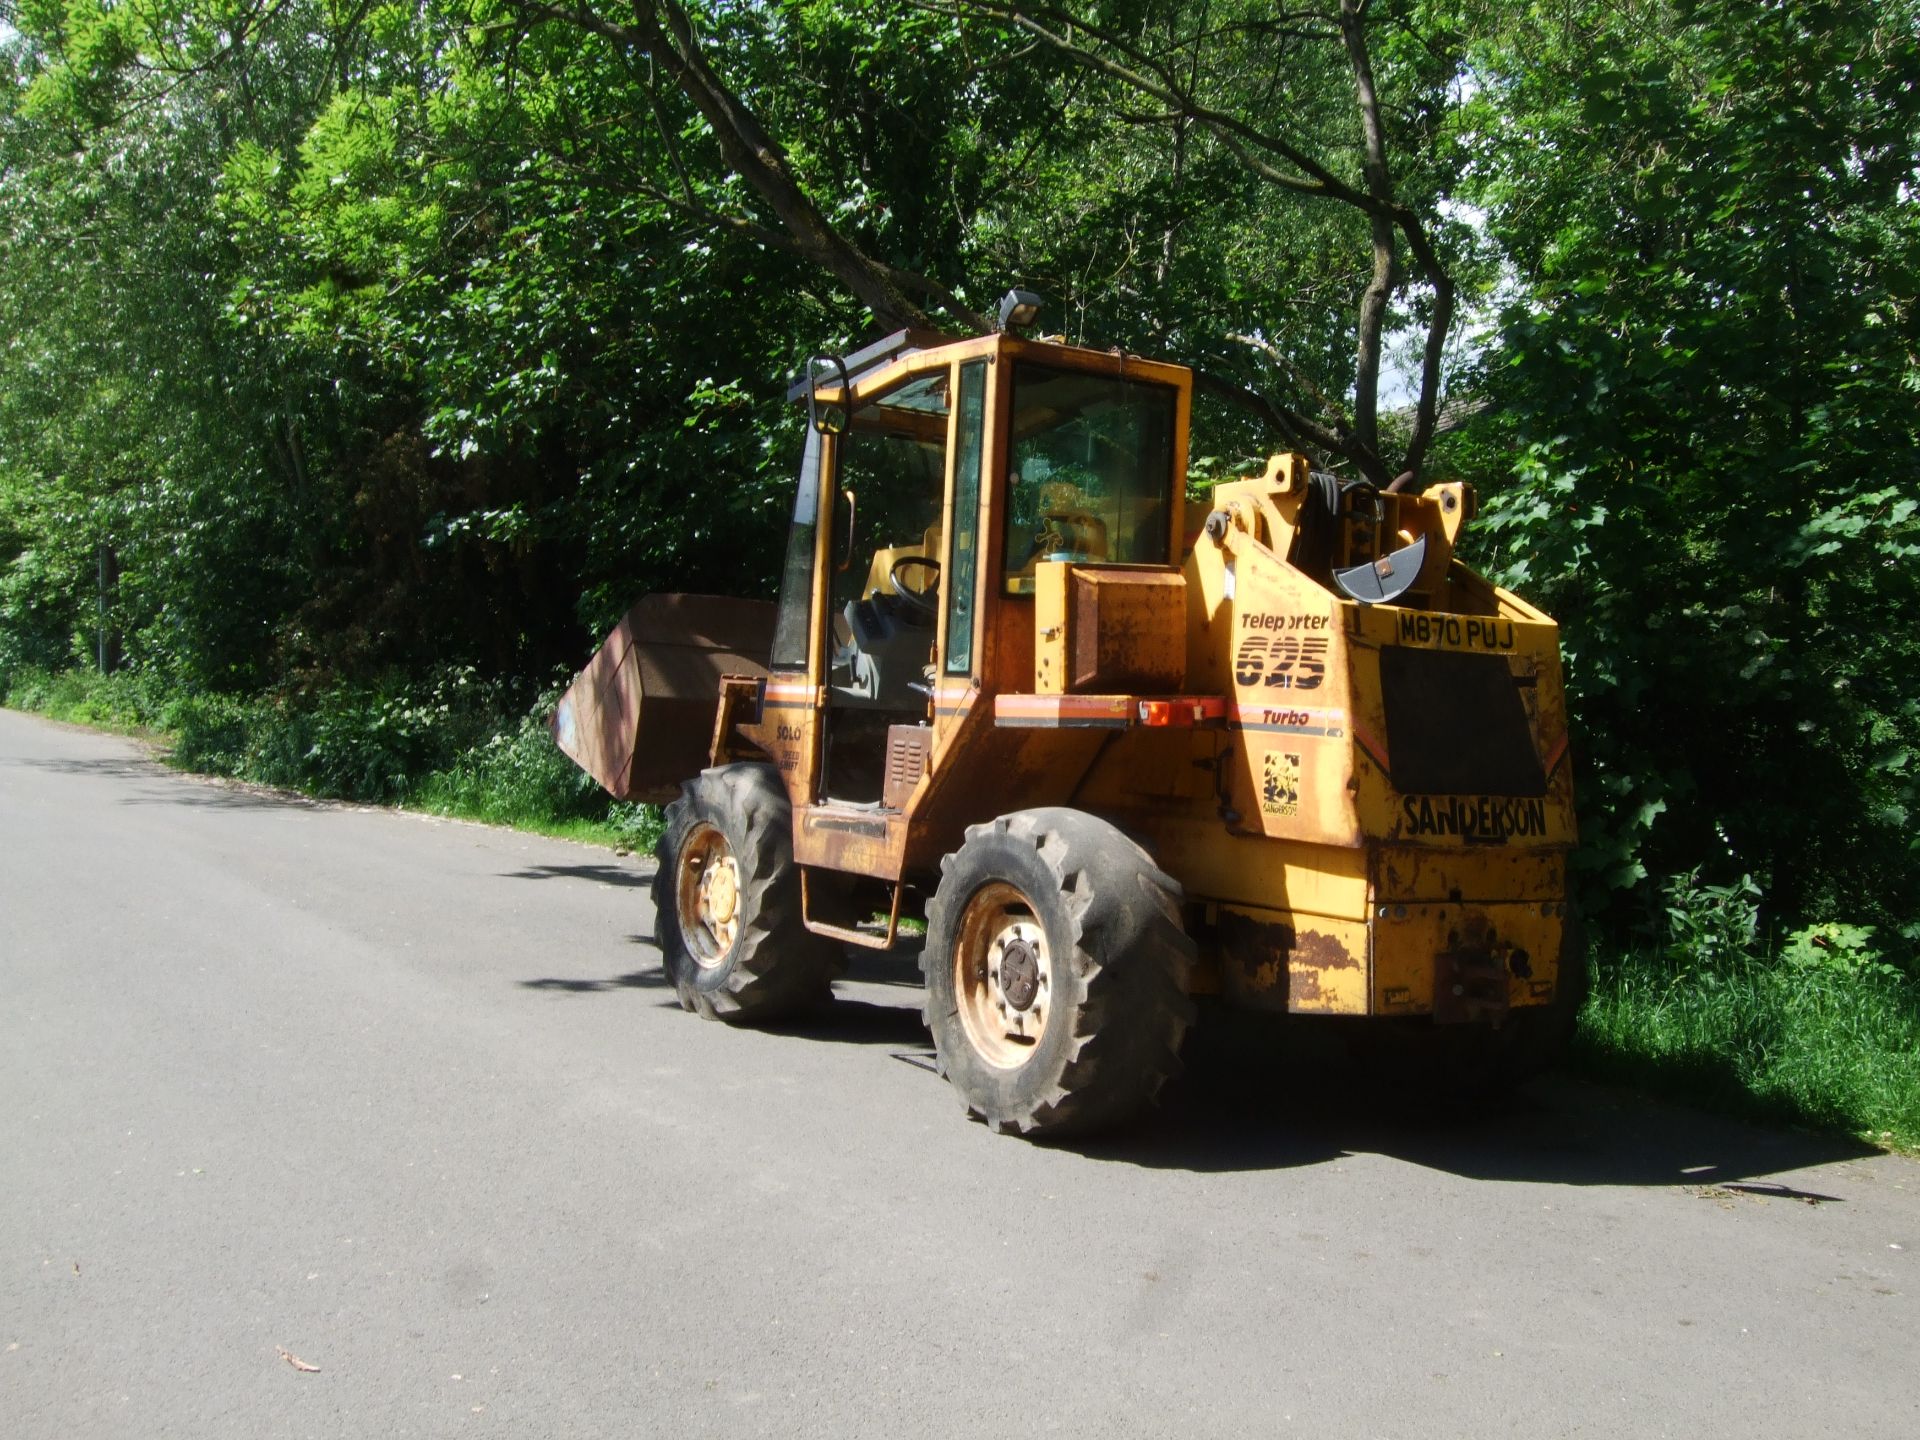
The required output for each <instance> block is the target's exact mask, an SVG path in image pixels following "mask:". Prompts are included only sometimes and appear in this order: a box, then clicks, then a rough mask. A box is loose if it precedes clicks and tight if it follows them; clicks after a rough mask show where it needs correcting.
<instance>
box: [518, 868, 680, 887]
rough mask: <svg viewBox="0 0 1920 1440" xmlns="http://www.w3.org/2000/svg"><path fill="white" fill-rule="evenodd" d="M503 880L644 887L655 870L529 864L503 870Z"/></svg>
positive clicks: (649, 883) (650, 882)
mask: <svg viewBox="0 0 1920 1440" xmlns="http://www.w3.org/2000/svg"><path fill="white" fill-rule="evenodd" d="M500 878H501V879H502V880H591V881H593V882H594V883H595V884H597V885H625V886H629V887H631V888H633V889H642V888H644V887H646V886H648V885H651V884H652V883H653V871H651V870H635V869H632V868H630V867H628V866H625V865H529V866H527V867H526V869H524V870H506V871H502V872H501V875H500Z"/></svg>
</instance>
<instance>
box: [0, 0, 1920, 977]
mask: <svg viewBox="0 0 1920 1440" xmlns="http://www.w3.org/2000/svg"><path fill="white" fill-rule="evenodd" d="M1917 34H1920V8H1917V7H1916V5H1915V3H1914V0H1871V3H1840V0H1796V3H1793V4H1786V3H1778V0H1775V3H1754V0H1738V3H1736V0H1568V3H1561V4H1554V5H1550V6H1549V5H1541V4H1532V3H1526V0H1371V3H1367V0H1344V3H1343V0H1311V3H1303V4H1301V5H1299V6H1298V7H1295V6H1292V5H1289V4H1282V5H1273V4H1255V3H1250V0H1204V3H1200V4H1194V3H1190V0H1189V3H1178V4H1176V3H1171V0H1089V3H1080V0H1073V3H1060V4H1053V5H1038V6H1028V5H1022V4H1018V3H1011V0H1006V3H1003V0H775V3H764V0H755V3H741V0H699V3H685V0H640V3H635V4H630V5H625V6H613V5H597V6H596V5H593V4H591V3H588V0H580V3H577V4H567V3H560V0H553V3H548V0H412V3H389V4H365V3H357V0H356V3H346V0H214V3H210V4H203V5H186V4H183V3H181V0H111V3H109V0H0V337H4V338H0V689H3V688H4V684H5V679H6V674H7V673H9V672H12V673H28V672H29V670H32V672H33V673H36V674H37V673H38V672H39V670H40V669H45V668H53V669H57V668H59V667H61V666H64V665H71V664H75V663H97V662H98V661H99V659H100V658H102V653H103V652H104V658H105V659H106V660H108V661H109V662H110V663H112V664H114V665H117V666H120V667H123V668H125V669H128V670H130V671H132V672H134V673H137V674H140V675H144V676H149V677H153V679H154V683H156V684H159V685H162V686H164V687H165V688H166V689H167V692H168V693H169V694H177V695H185V696H188V697H193V698H195V700H196V703H199V704H201V705H202V707H203V711H202V712H195V713H197V714H198V713H204V715H207V716H212V715H216V714H218V713H226V712H223V711H221V710H220V707H221V706H227V707H230V708H231V710H232V713H234V714H236V715H238V714H241V713H244V714H246V715H248V716H252V717H255V721H254V722H250V723H253V724H254V728H253V729H251V730H248V731H247V732H246V733H247V734H248V735H249V736H252V737H253V738H250V739H248V740H247V741H246V743H247V744H249V745H264V744H266V743H267V742H265V741H264V740H261V739H259V735H260V733H263V732H261V731H260V725H259V723H258V720H259V717H262V716H266V717H271V716H275V715H279V716H284V717H287V719H286V724H287V726H288V727H289V731H288V733H289V735H293V736H295V738H294V739H290V740H289V741H288V742H287V744H288V746H289V747H290V748H289V749H288V751H287V754H288V756H289V757H290V758H289V760H288V763H289V764H296V762H297V763H298V764H310V765H311V766H320V767H322V768H324V763H331V762H327V760H326V757H328V756H334V757H336V758H339V763H340V764H341V765H343V766H346V767H347V768H348V769H351V768H352V766H353V764H355V763H357V762H356V761H354V760H353V759H352V758H351V757H352V756H353V755H355V754H357V753H358V752H356V751H355V750H354V748H353V747H354V744H355V743H357V742H354V741H352V740H351V739H350V736H351V735H353V734H358V733H359V731H358V730H356V729H355V725H356V724H357V723H358V722H356V721H354V720H353V718H352V717H353V716H356V715H358V716H361V718H362V719H366V717H367V716H375V717H376V718H377V717H379V716H386V717H388V719H389V720H391V719H392V717H393V716H396V715H398V716H401V717H403V718H404V717H405V716H407V715H411V714H413V713H414V708H417V707H418V706H421V705H429V706H430V705H431V704H432V703H435V702H434V701H433V697H434V696H435V695H436V694H439V693H440V689H438V688H436V687H441V688H444V686H445V684H446V683H447V681H446V679H445V677H446V676H448V675H471V676H473V677H476V678H475V679H474V681H473V683H474V684H475V685H478V686H482V687H486V694H488V695H489V696H491V697H493V698H492V700H491V701H490V703H493V704H494V705H495V706H496V709H497V712H498V713H500V714H505V715H508V716H517V715H519V714H521V713H524V711H525V707H526V706H528V705H530V704H532V703H534V701H535V699H536V698H537V695H538V693H539V692H540V690H541V688H542V687H543V686H544V685H546V684H548V683H550V681H551V677H552V675H553V674H554V673H555V671H556V669H557V668H559V667H564V666H566V665H569V664H573V663H577V662H578V660H579V659H580V658H581V657H582V656H583V655H584V654H585V652H586V650H587V648H588V646H589V645H590V643H591V640H592V638H593V636H594V635H596V634H597V633H598V632H599V630H600V629H601V628H602V627H604V626H605V625H606V624H607V623H608V622H609V621H610V620H611V618H612V617H614V616H615V615H617V614H618V613H619V611H620V610H621V609H622V608H623V607H624V605H625V604H626V603H627V602H628V601H629V600H630V599H631V598H632V597H633V596H634V595H636V594H638V593H640V592H642V591H644V590H646V589H649V588H671V587H690V588H699V589H709V590H736V591H741V592H743V593H766V592H767V591H768V589H769V587H770V585H771V577H772V575H773V573H774V569H775V564H776V561H777V548H778V547H777V540H778V532H779V530H780V526H781V517H782V513H783V510H784V505H785V500H786V494H787V491H788V487H789V485H790V478H789V477H790V473H791V470H792V466H793V462H794V459H795V455H796V450H797V434H796V431H795V428H794V425H793V417H792V416H791V414H789V413H788V412H787V410H786V407H785V406H784V404H783V403H782V400H781V395H782V392H783V390H784V380H785V377H786V376H787V375H788V374H789V373H790V372H791V371H793V370H794V369H795V368H796V367H797V366H798V365H799V363H800V362H801V361H802V360H803V358H804V357H805V356H807V355H809V354H811V353H814V352H816V351H819V350H821V349H826V348H839V347H843V346H846V345H848V344H851V343H853V342H855V341H858V340H860V339H862V338H865V337H866V336H867V335H869V334H870V333H872V332H873V331H874V330H875V329H878V328H891V327H892V326H894V325H896V324H899V323H916V324H935V325H939V326H941V327H943V328H947V329H951V330H964V329H966V328H969V327H970V326H974V325H977V324H978V323H979V317H980V314H981V312H983V311H985V310H987V309H988V308H989V307H990V306H991V304H992V301H993V299H994V297H995V296H997V295H998V293H999V292H1000V291H1001V290H1002V289H1004V288H1005V286H1006V285H1008V284H1010V283H1020V284H1025V285H1028V286H1030V287H1032V288H1035V289H1038V290H1040V291H1042V292H1043V293H1045V294H1046V295H1047V296H1048V298H1049V301H1050V305H1051V313H1050V323H1051V324H1053V325H1056V326H1058V327H1060V328H1062V329H1063V330H1064V331H1065V332H1066V333H1067V334H1068V335H1069V337H1070V338H1073V339H1083V340H1086V341H1089V342H1093V343H1098V344H1101V345H1112V344H1124V345H1127V346H1129V347H1130V348H1133V349H1136V350H1138V351H1141V352H1144V353H1148V354H1153V355H1157V356H1164V357H1167V358H1171V359H1176V360H1180V361H1183V362H1186V363H1189V364H1192V365H1194V366H1196V368H1197V369H1198V370H1200V371H1201V372H1202V375H1203V381H1202V387H1201V388H1202V400H1203V405H1202V412H1201V415H1200V418H1199V433H1198V434H1197V436H1196V449H1195V453H1196V455H1198V456H1204V457H1207V458H1206V459H1205V460H1204V461H1202V462H1201V464H1202V465H1203V467H1204V468H1205V469H1207V470H1208V471H1209V472H1210V473H1218V472H1219V471H1222V470H1225V469H1228V468H1231V467H1232V466H1234V465H1237V464H1239V463H1241V462H1244V461H1250V460H1252V459H1254V458H1255V457H1257V456H1258V455H1260V454H1262V453H1264V451H1266V450H1267V449H1270V448H1281V447H1284V446H1295V447H1303V448H1307V449H1309V450H1310V451H1312V452H1313V453H1315V454H1316V455H1317V456H1318V457H1320V458H1321V459H1322V460H1323V461H1324V462H1326V463H1328V464H1331V465H1334V466H1336V467H1338V468H1342V469H1345V470H1347V471H1349V472H1352V473H1362V474H1368V475H1372V476H1374V477H1375V478H1377V479H1382V480H1384V479H1386V478H1389V477H1391V476H1392V475H1394V474H1396V473H1398V472H1399V471H1400V470H1401V469H1403V468H1410V469H1416V470H1418V471H1420V472H1422V473H1435V472H1441V473H1458V474H1464V475H1466V476H1467V477H1468V478H1471V479H1472V480H1474V481H1475V482H1476V483H1477V484H1478V485H1479V486H1480V488H1481V490H1482V492H1483V494H1484V495H1485V496H1486V497H1487V500H1488V507H1487V509H1488V513H1487V516H1486V519H1485V521H1484V523H1483V526H1482V529H1481V533H1480V537H1479V541H1478V543H1479V545H1480V547H1481V548H1480V552H1479V558H1480V559H1481V560H1482V561H1483V562H1484V563H1486V564H1488V565H1489V566H1490V567H1492V568H1494V569H1495V570H1497V571H1498V572H1499V573H1500V574H1501V575H1502V576H1503V578H1505V579H1508V580H1509V581H1511V582H1512V583H1514V584H1515V585H1516V586H1518V587H1519V588H1520V589H1522V590H1523V591H1524V592H1526V593H1528V594H1529V595H1530V596H1532V597H1533V598H1535V599H1537V600H1538V601H1540V602H1541V603H1542V604H1543V605H1545V607H1546V608H1548V609H1549V610H1550V611H1552V612H1553V613H1555V614H1556V615H1557V616H1559V617H1560V618H1561V619H1562V621H1563V623H1564V624H1565V626H1566V636H1567V653H1568V661H1569V667H1570V680H1571V684H1572V687H1573V693H1574V700H1575V707H1576V720H1577V726H1578V732H1579V742H1580V743H1579V752H1578V753H1579V754H1580V757H1581V761H1582V765H1583V770H1582V775H1581V784H1582V819H1583V825H1584V826H1585V828H1586V832H1587V835H1588V837H1589V838H1588V844H1587V847H1586V850H1585V852H1584V855H1583V857H1582V864H1583V867H1584V869H1583V875H1584V877H1585V883H1586V886H1587V889H1588V891H1589V892H1590V894H1589V899H1590V900H1591V901H1594V902H1597V903H1598V904H1600V905H1603V906H1604V905H1608V904H1610V905H1611V912H1610V913H1611V916H1612V918H1613V920H1614V921H1615V923H1616V924H1618V925H1620V926H1623V927H1624V926H1628V925H1631V924H1634V923H1636V919H1637V918H1638V917H1643V916H1655V917H1661V918H1659V920H1658V921H1657V923H1653V922H1648V923H1649V924H1650V927H1651V928H1650V929H1649V933H1652V930H1654V929H1658V928H1659V927H1660V926H1661V925H1665V924H1667V923H1668V921H1669V919H1670V916H1669V915H1668V913H1667V912H1668V911H1670V909H1671V906H1670V905H1669V904H1668V902H1667V900H1666V899H1665V898H1663V897H1666V896H1668V895H1670V893H1671V882H1672V881H1673V880H1674V878H1675V877H1681V876H1692V877H1694V881H1693V882H1691V883H1696V884H1701V885H1722V886H1725V885H1741V884H1748V883H1750V884H1752V885H1754V886H1756V887H1757V888H1758V890H1759V891H1760V893H1761V894H1762V896H1763V897H1764V899H1763V902H1762V906H1761V911H1760V913H1761V915H1762V916H1763V917H1764V919H1763V922H1762V923H1763V924H1765V925H1766V926H1768V927H1771V929H1772V931H1773V932H1774V933H1775V934H1776V935H1779V936H1785V935H1786V934H1787V933H1788V932H1789V931H1805V930H1806V927H1809V926H1815V925H1820V924H1829V925H1831V924H1840V925H1847V926H1856V927H1863V926H1870V927H1874V930H1875V934H1876V935H1877V937H1878V938H1877V939H1876V940H1875V942H1874V943H1875V944H1876V945H1878V946H1879V947H1880V948H1881V950H1883V951H1884V952H1885V953H1887V954H1896V953H1897V954H1904V953H1907V951H1906V950H1905V949H1903V947H1902V940H1903V937H1904V941H1905V942H1906V944H1907V945H1908V946H1910V944H1911V942H1912V941H1913V940H1914V939H1915V938H1920V931H1916V929H1915V916H1916V915H1917V914H1920V905H1917V904H1916V900H1920V879H1917V878H1916V877H1920V865H1917V864H1916V863H1915V862H1916V860H1920V853H1917V852H1916V842H1915V839H1914V836H1915V835H1916V834H1920V826H1916V823H1915V812H1916V808H1917V807H1920V794H1917V793H1916V788H1917V787H1920V638H1916V634H1915V630H1914V627H1913V626H1912V624H1911V622H1910V621H1909V620H1908V619H1907V617H1908V616H1909V615H1910V613H1911V610H1912V604H1913V602H1914V600H1915V599H1916V598H1920V597H1916V595H1915V593H1914V591H1915V582H1914V580H1913V578H1912V577H1913V567H1914V562H1915V560H1916V558H1917V552H1920V516H1917V514H1916V511H1917V508H1920V507H1917V503H1916V502H1920V494H1916V486H1915V480H1916V478H1920V465H1916V461H1915V458H1914V457H1915V455H1916V445H1917V443H1920V433H1916V432H1920V359H1916V357H1917V356H1920V313H1917V312H1916V305H1915V301H1916V295H1915V290H1916V276H1920V201H1917V199H1916V185H1917V184H1920V174H1917V173H1916V162H1915V157H1916V155H1920V87H1916V86H1915V85H1914V84H1913V76H1914V75H1915V74H1920V49H1917V47H1916V40H1915V37H1916V35H1917ZM1462 416H1465V417H1467V418H1466V419H1465V421H1464V422H1462V421H1461V419H1460V417H1462ZM1443 417H1450V418H1451V421H1452V424H1451V428H1449V425H1448V421H1447V419H1446V418H1443ZM1436 422H1438V423H1436ZM342 697H344V698H342ZM355 697H358V698H355ZM369 706H370V707H372V708H371V709H367V708H366V707H369ZM355 707H360V708H359V709H356V708H355ZM410 707H411V708H410ZM362 710H365V714H364V715H362ZM320 712H325V713H327V714H332V715H336V716H344V717H346V718H344V719H341V720H340V726H339V727H337V728H336V729H335V730H327V729H326V728H325V726H324V725H321V724H320V722H318V721H316V720H314V719H313V718H312V717H313V716H314V715H315V714H316V713H320ZM303 717H304V718H303ZM373 723H374V722H373V721H372V720H367V724H368V725H373ZM381 723H383V724H385V723H387V721H384V720H383V721H382V722H381ZM393 723H394V724H400V723H401V721H398V720H394V721H393ZM408 723H411V722H408ZM518 723H519V722H518V720H517V719H515V720H514V721H513V722H512V724H511V725H510V726H509V727H508V730H507V732H506V733H507V734H508V736H509V739H508V740H507V741H503V742H502V744H505V745H508V746H509V748H511V744H512V743H517V742H513V741H512V737H513V736H515V735H518V734H520V731H519V730H518V729H517V728H515V727H517V726H518ZM303 727H304V728H303ZM216 728H217V727H216ZM362 728H364V727H362ZM375 728H376V729H377V728H378V727H375ZM208 733H209V734H212V733H213V731H209V732H208ZM235 733H239V732H235ZM395 733H397V732H395ZM463 734H464V732H463ZM328 736H332V737H333V738H332V739H328V738H327V737H328ZM209 743H211V742H209ZM409 743H412V742H409ZM421 743H422V744H425V743H426V742H424V741H422V742H421ZM460 743H461V745H462V746H467V747H469V749H470V748H471V747H473V746H476V745H481V744H483V743H484V737H479V734H478V731H476V732H475V733H474V735H471V736H464V738H462V740H461V742H460ZM329 746H331V747H332V748H331V749H330V748H329ZM401 749H402V750H403V749H404V747H401ZM263 753H264V752H263ZM383 753H384V752H383ZM394 753H395V754H398V753H399V751H395V752H394ZM407 753H408V754H410V753H411V752H407ZM449 753H451V752H449ZM460 753H467V751H465V750H462V751H460ZM301 757H305V758H304V759H302V758H301ZM340 757H344V758H340ZM323 762H324V763H323ZM412 763H417V764H421V765H427V766H429V767H431V766H433V765H437V764H443V763H445V757H444V756H440V757H438V758H435V757H433V756H428V755H426V754H425V753H424V751H423V753H422V755H421V756H420V757H417V759H416V760H408V759H407V758H406V755H402V756H401V758H400V759H399V760H397V761H396V760H392V759H391V757H388V758H386V759H381V760H380V761H378V764H379V765H386V766H389V768H390V766H391V764H401V765H403V766H404V765H405V764H412ZM377 778H378V779H379V783H378V784H375V785H374V786H373V789H374V790H376V791H379V790H381V789H382V787H385V789H386V790H387V791H391V789H392V781H393V776H392V775H390V774H387V773H386V772H385V771H382V775H381V777H377ZM321 783H325V784H329V785H332V786H334V787H335V788H345V789H348V790H353V789H355V788H356V785H357V783H358V782H356V781H354V780H353V778H352V777H351V776H348V775H346V774H345V772H344V771H343V772H342V774H341V776H338V777H333V778H332V779H327V780H324V781H322V782H321ZM360 788H362V789H364V788H365V787H360ZM1808 933H1811V932H1808Z"/></svg>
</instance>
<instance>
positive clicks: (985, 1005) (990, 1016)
mask: <svg viewBox="0 0 1920 1440" xmlns="http://www.w3.org/2000/svg"><path fill="white" fill-rule="evenodd" d="M953 993H954V998H955V1000H956V1001H957V1002H958V1008H959V1012H960V1026H961V1028H962V1029H963V1030H965V1031H966V1035H967V1042H968V1043H969V1044H970V1045H972V1046H973V1049H974V1052H975V1053H976V1054H978V1055H979V1056H980V1058H981V1059H983V1060H985V1061H986V1062H987V1063H988V1064H989V1065H993V1066H995V1067H997V1068H999V1069H1002V1070H1015V1069H1018V1068H1019V1067H1020V1066H1022V1065H1024V1064H1026V1062H1027V1061H1028V1059H1029V1058H1031V1057H1032V1055H1033V1052H1034V1048H1035V1047H1036V1046H1037V1045H1038V1044H1039V1043H1040V1039H1041V1037H1042V1036H1044V1035H1045V1034H1046V1032H1047V1024H1048V1021H1049V1019H1050V1018H1051V1016H1052V1014H1053V952H1052V951H1051V949H1050V948H1049V947H1048V945H1047V935H1046V931H1045V930H1043V929H1042V928H1041V926H1040V920H1039V917H1038V916H1037V915H1035V914H1034V910H1033V905H1032V903H1031V902H1030V901H1028V899H1027V897H1026V896H1025V895H1023V894H1021V893H1020V891H1019V890H1017V889H1015V888H1014V887H1013V886H1011V885H1008V884H1006V883H1004V882H995V883H994V884H992V885H988V886H985V887H984V888H982V889H980V890H977V891H975V892H974V895H973V898H972V899H971V900H969V901H968V902H967V909H966V914H965V915H964V916H963V917H962V919H961V922H960V934H959V939H958V941H957V943H956V944H955V945H954V947H953Z"/></svg>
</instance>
